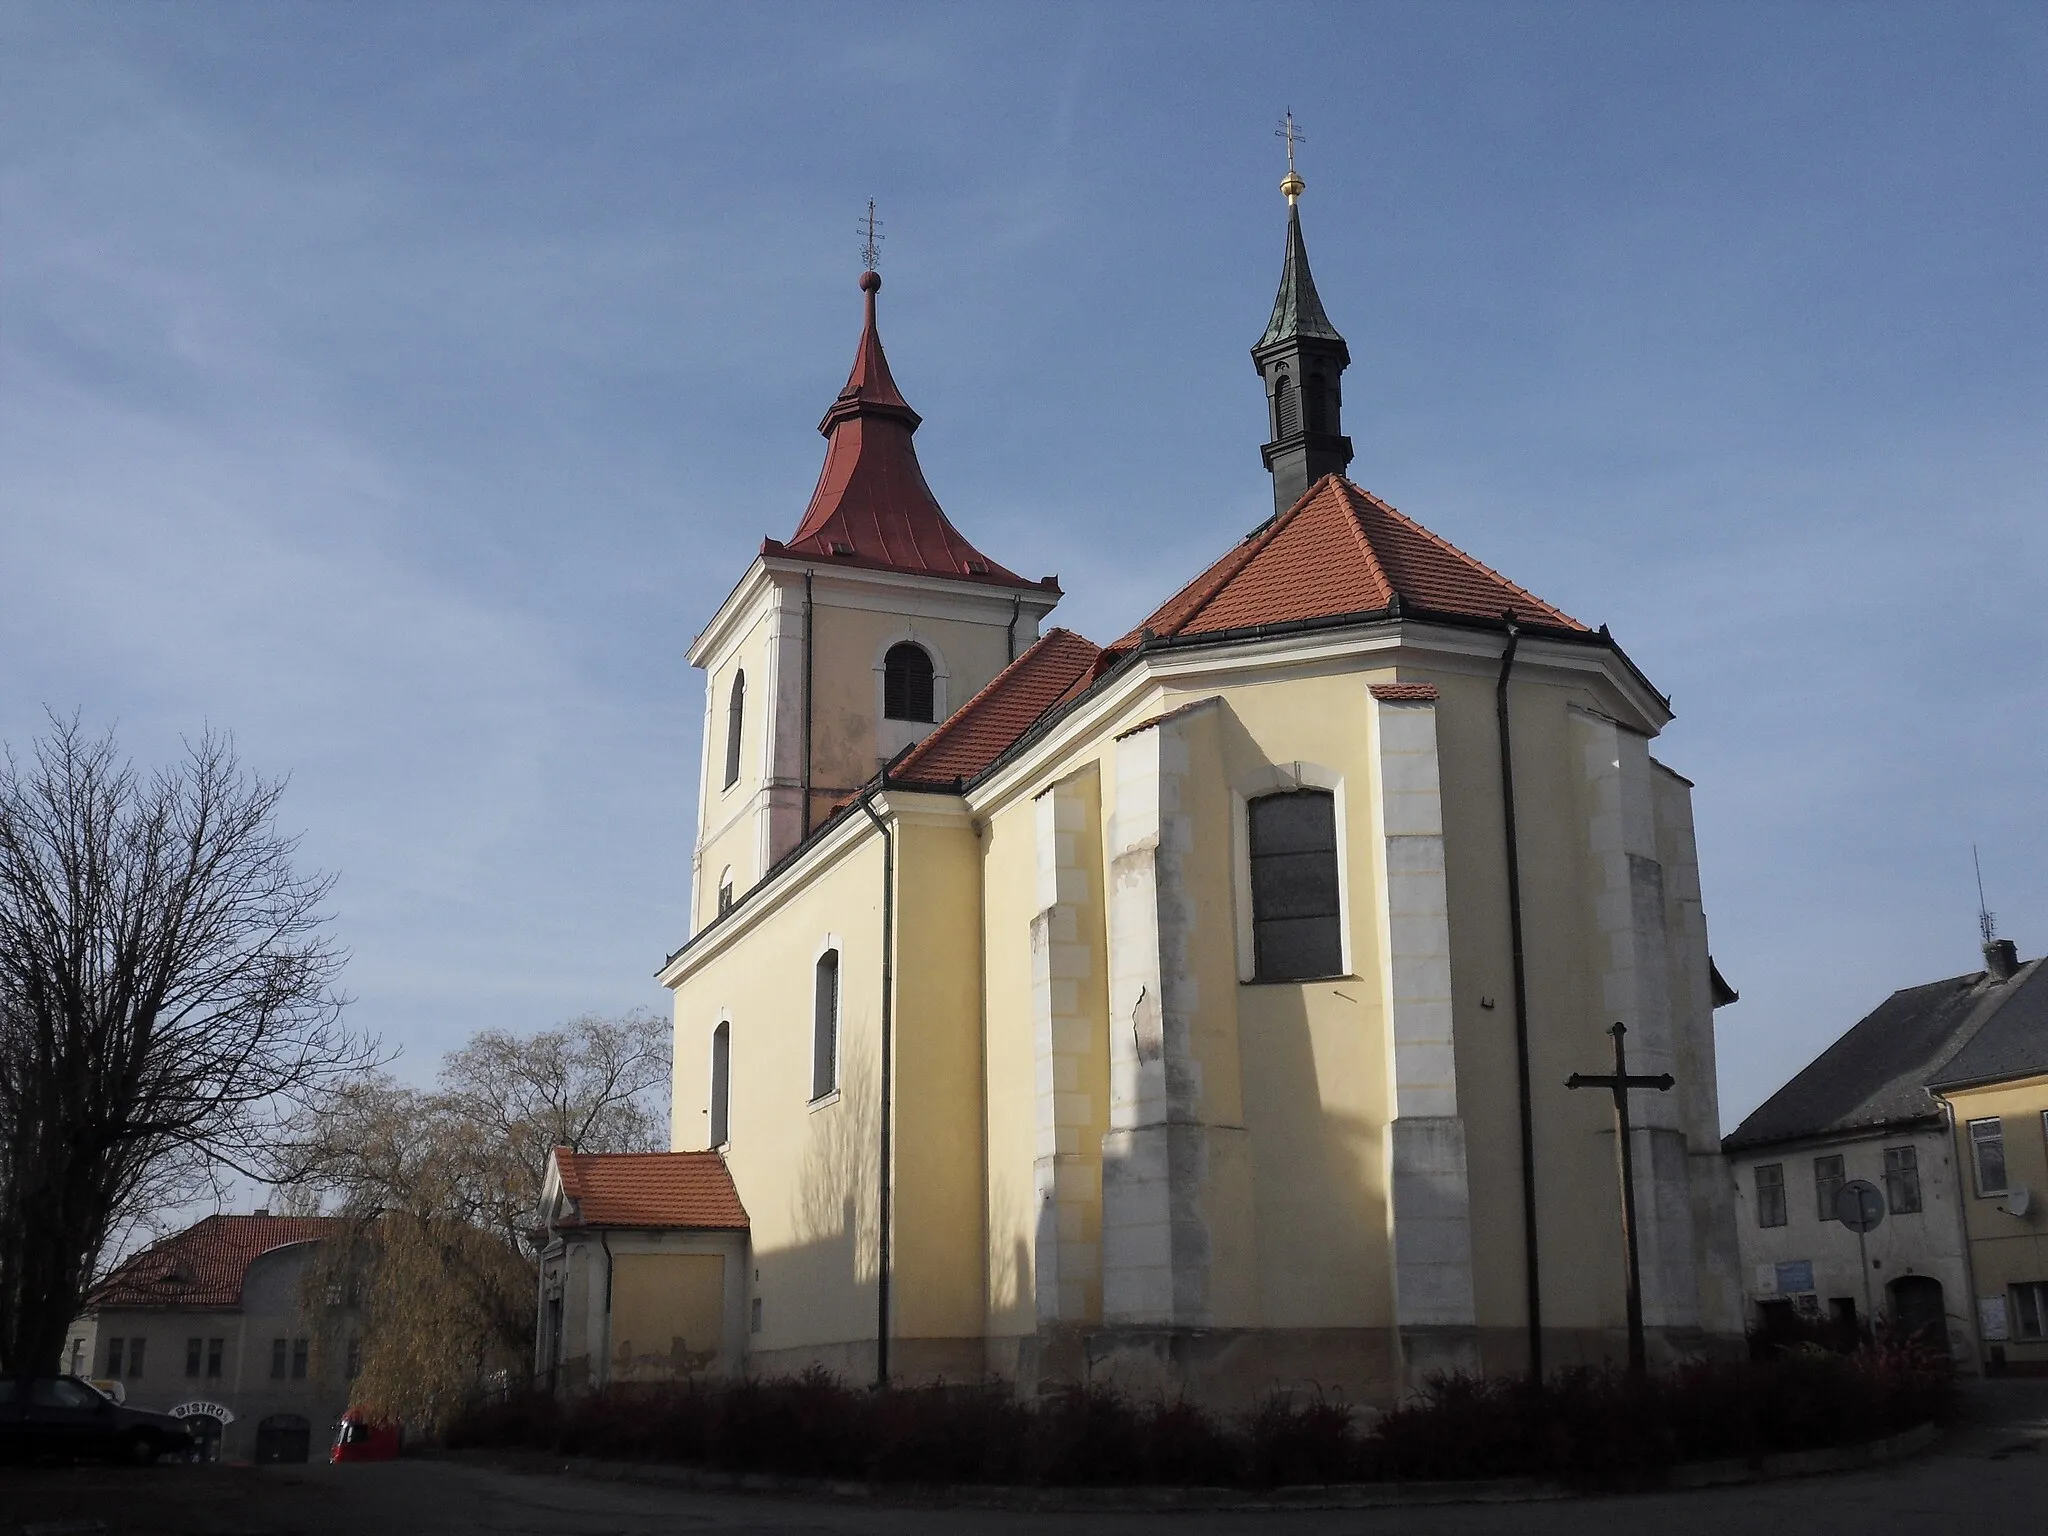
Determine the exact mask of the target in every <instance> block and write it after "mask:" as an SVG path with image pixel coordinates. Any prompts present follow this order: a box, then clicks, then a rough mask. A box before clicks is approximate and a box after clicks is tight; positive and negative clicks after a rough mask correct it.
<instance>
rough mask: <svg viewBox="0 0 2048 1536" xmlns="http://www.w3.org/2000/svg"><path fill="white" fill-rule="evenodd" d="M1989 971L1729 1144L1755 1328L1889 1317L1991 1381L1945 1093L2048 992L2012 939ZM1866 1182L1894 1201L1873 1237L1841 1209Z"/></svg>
mask: <svg viewBox="0 0 2048 1536" xmlns="http://www.w3.org/2000/svg"><path fill="white" fill-rule="evenodd" d="M1986 960H1987V964H1986V967H1985V969H1983V970H1981V971H1974V972H1971V973H1969V974H1967V975H1962V976H1951V977H1949V978H1947V979H1945V980H1942V981H1936V982H1929V983H1927V984H1925V985H1923V986H1916V987H1906V988H1902V989H1901V990H1899V991H1897V992H1894V993H1893V994H1892V995H1891V996H1890V997H1888V998H1886V999H1885V1000H1884V1002H1882V1003H1880V1004H1879V1005H1878V1006H1877V1007H1876V1008H1875V1009H1873V1010H1872V1011H1871V1012H1870V1013H1869V1014H1868V1015H1866V1016H1865V1017H1864V1018H1863V1019H1861V1020H1860V1021H1858V1022H1857V1024H1856V1025H1855V1026H1854V1027H1853V1028H1851V1029H1850V1030H1849V1031H1848V1032H1847V1033H1846V1034H1844V1035H1843V1036H1842V1037H1841V1038H1840V1039H1839V1040H1837V1041H1835V1043H1834V1044H1833V1045H1831V1046H1829V1047H1828V1048H1827V1049H1826V1050H1825V1051H1823V1052H1821V1054H1820V1055H1819V1056H1818V1057H1816V1058H1815V1059H1814V1060H1813V1061H1812V1062H1811V1063H1810V1064H1809V1065H1808V1066H1807V1067H1806V1068H1805V1069H1804V1070H1802V1071H1801V1072H1800V1073H1799V1074H1798V1075H1797V1076H1795V1077H1794V1078H1793V1079H1792V1080H1791V1081H1790V1082H1788V1083H1787V1084H1785V1086H1784V1087H1783V1088H1780V1089H1779V1090H1778V1091H1777V1092H1776V1093H1774V1094H1772V1095H1771V1097H1770V1098H1769V1099H1767V1100H1765V1101H1764V1103H1763V1104H1762V1105H1761V1106H1759V1107H1758V1108H1757V1110H1756V1111H1755V1112H1754V1113H1753V1114H1751V1115H1750V1116H1749V1117H1748V1118H1747V1119H1745V1120H1744V1121H1743V1122H1742V1124H1741V1125H1739V1126H1737V1127H1736V1128H1735V1130H1734V1131H1733V1132H1732V1133H1730V1134H1729V1135H1728V1136H1727V1137H1725V1138H1724V1139H1723V1141H1722V1144H1721V1145H1722V1150H1723V1151H1724V1152H1725V1153H1726V1154H1727V1158H1728V1165H1729V1169H1730V1172H1731V1174H1732V1175H1733V1177H1734V1179H1735V1181H1736V1212H1737V1229H1738V1230H1737V1241H1738V1243H1739V1246H1740V1251H1741V1256H1742V1273H1743V1289H1744V1294H1745V1299H1746V1302H1747V1304H1748V1309H1749V1313H1750V1321H1751V1324H1752V1326H1761V1327H1764V1328H1766V1329H1768V1328H1770V1327H1771V1326H1772V1325H1773V1323H1774V1322H1776V1321H1777V1320H1778V1319H1780V1318H1784V1317H1789V1316H1794V1315H1798V1316H1805V1317H1808V1318H1813V1319H1825V1318H1833V1319H1837V1320H1840V1321H1842V1322H1845V1323H1846V1322H1849V1321H1852V1320H1853V1321H1858V1322H1867V1321H1869V1320H1870V1319H1871V1318H1872V1317H1873V1316H1884V1317H1890V1318H1892V1319H1893V1320H1895V1321H1898V1322H1902V1323H1905V1324H1906V1325H1908V1326H1912V1327H1916V1328H1928V1329H1931V1330H1934V1331H1935V1332H1936V1333H1937V1334H1939V1335H1941V1336H1945V1338H1946V1340H1947V1343H1948V1346H1949V1348H1950V1349H1951V1351H1952V1352H1953V1353H1954V1354H1955V1356H1956V1359H1957V1362H1958V1364H1959V1365H1961V1366H1963V1367H1964V1368H1965V1369H1973V1370H1974V1369H1981V1368H1982V1366H1983V1364H1984V1363H1985V1361H1986V1358H1987V1357H1986V1356H1985V1354H1984V1348H1983V1340H1982V1338H1981V1336H1980V1330H1979V1326H1978V1308H1976V1307H1975V1306H1973V1305H1972V1300H1971V1298H1972V1296H1973V1295H1974V1293H1975V1288H1974V1287H1973V1284H1972V1280H1971V1272H1970V1260H1969V1254H1968V1242H1967V1238H1966V1232H1965V1206H1966V1203H1967V1202H1968V1201H1970V1200H1972V1199H1973V1198H1975V1195H1974V1187H1973V1185H1972V1184H1971V1181H1970V1179H1969V1178H1968V1177H1967V1176H1966V1174H1967V1170H1965V1169H1963V1168H1962V1167H1961V1166H1960V1163H1961V1161H1962V1158H1961V1154H1960V1153H1959V1151H1958V1147H1957V1141H1956V1137H1955V1134H1954V1127H1953V1124H1952V1116H1951V1114H1950V1111H1949V1108H1948V1105H1947V1104H1946V1102H1945V1101H1944V1099H1943V1097H1942V1095H1941V1093H1940V1092H1937V1091H1936V1089H1937V1086H1938V1085H1939V1084H1942V1083H1944V1082H1946V1081H1947V1080H1949V1079H1950V1078H1952V1077H1953V1076H1954V1074H1955V1071H1956V1068H1957V1065H1958V1064H1961V1063H1968V1062H1969V1061H1970V1060H1972V1059H1973V1053H1976V1054H1981V1053H1982V1052H1984V1051H1989V1050H1993V1049H1995V1048H1996V1047H1995V1042H1997V1041H2000V1040H2002V1039H2004V1038H2005V1036H2006V1034H2007V1032H2008V1029H2009V1028H2011V1027H2012V1026H2014V1025H2015V1024H2016V1023H2017V1021H2020V1020H2021V1019H2022V1017H2023V1015H2030V1014H2031V1012H2032V1009H2031V1008H2030V1007H2029V1006H2027V1004H2028V1003H2029V1002H2030V1001H2031V1000H2032V989H2030V986H2029V983H2030V982H2032V981H2033V979H2034V977H2035V976H2037V975H2041V976H2042V977H2043V982H2042V988H2041V990H2042V991H2043V992H2044V994H2048V973H2044V968H2043V964H2042V962H2041V961H2039V960H2036V961H2032V962H2030V963H2028V964H2025V965H2022V964H2019V963H2018V961H2017V958H2016V957H2015V955H2014V952H2013V950H2012V946H2011V942H2010V941H2009V940H2001V941H1997V942H1996V943H1994V944H1991V945H1987V946H1986ZM2022 1032H2023V1031H2022ZM1980 1042H1981V1045H1980ZM1854 1179H1862V1180H1867V1181H1868V1182H1869V1183H1871V1184H1873V1185H1875V1186H1876V1187H1877V1188H1878V1189H1879V1190H1880V1191H1882V1193H1883V1195H1884V1204H1885V1214H1884V1218H1883V1220H1882V1221H1881V1222H1880V1223H1879V1225H1878V1226H1877V1227H1876V1228H1875V1229H1874V1230H1872V1231H1870V1232H1868V1233H1866V1234H1862V1235H1861V1236H1860V1239H1859V1235H1858V1234H1857V1233H1855V1232H1852V1231H1850V1230H1849V1229H1848V1228H1847V1227H1845V1226H1844V1225H1843V1224H1842V1222H1841V1221H1840V1220H1839V1219H1838V1218H1837V1215H1836V1211H1835V1198H1836V1195H1837V1194H1838V1193H1839V1191H1840V1190H1841V1188H1842V1186H1843V1184H1844V1183H1846V1182H1848V1181H1850V1180H1854Z"/></svg>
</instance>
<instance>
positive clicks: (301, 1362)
mask: <svg viewBox="0 0 2048 1536" xmlns="http://www.w3.org/2000/svg"><path fill="white" fill-rule="evenodd" d="M307 1342H308V1341H307V1340H305V1339H293V1340H292V1380H294V1381H303V1380H304V1379H305V1376H306V1345H307Z"/></svg>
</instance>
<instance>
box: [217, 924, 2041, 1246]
mask: <svg viewBox="0 0 2048 1536" xmlns="http://www.w3.org/2000/svg"><path fill="white" fill-rule="evenodd" d="M2006 947H2007V948H2008V949H2010V948H2011V947H2012V946H2011V945H2009V944H2008V945H2007V946H2006ZM255 1214H256V1215H258V1216H268V1215H269V1214H270V1207H269V1206H267V1205H259V1206H257V1207H256V1211H255Z"/></svg>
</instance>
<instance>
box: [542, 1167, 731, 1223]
mask: <svg viewBox="0 0 2048 1536" xmlns="http://www.w3.org/2000/svg"><path fill="white" fill-rule="evenodd" d="M555 1168H556V1171H557V1172H558V1173H559V1174H560V1175H561V1180H562V1192H563V1193H564V1194H566V1195H567V1196H568V1197H569V1198H570V1199H571V1200H573V1201H575V1202H576V1208H575V1213H574V1216H573V1217H572V1218H571V1219H570V1220H568V1221H565V1222H558V1223H556V1225H558V1226H571V1227H700V1228H710V1229H712V1230H715V1231H744V1230H745V1229H746V1228H747V1225H748V1222H747V1208H746V1207H745V1206H744V1205H742V1204H740V1192H739V1190H738V1189H736V1188H734V1187H733V1182H732V1174H731V1173H730V1172H728V1171H727V1169H726V1166H725V1159H724V1158H723V1157H721V1156H720V1155H719V1154H718V1153H716V1152H571V1151H570V1150H569V1149H568V1148H567V1147H557V1148H555Z"/></svg>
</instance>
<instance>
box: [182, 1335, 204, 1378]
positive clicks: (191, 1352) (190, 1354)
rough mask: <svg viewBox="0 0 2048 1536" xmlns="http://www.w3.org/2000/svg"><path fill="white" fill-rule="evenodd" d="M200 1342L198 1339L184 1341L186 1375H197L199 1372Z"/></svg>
mask: <svg viewBox="0 0 2048 1536" xmlns="http://www.w3.org/2000/svg"><path fill="white" fill-rule="evenodd" d="M202 1342H203V1341H201V1340H199V1339H187V1340H186V1341H185V1374H186V1375H187V1376H197V1375H198V1374H199V1351H200V1348H201V1344H202Z"/></svg>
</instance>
